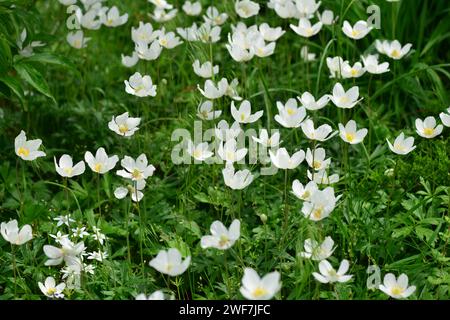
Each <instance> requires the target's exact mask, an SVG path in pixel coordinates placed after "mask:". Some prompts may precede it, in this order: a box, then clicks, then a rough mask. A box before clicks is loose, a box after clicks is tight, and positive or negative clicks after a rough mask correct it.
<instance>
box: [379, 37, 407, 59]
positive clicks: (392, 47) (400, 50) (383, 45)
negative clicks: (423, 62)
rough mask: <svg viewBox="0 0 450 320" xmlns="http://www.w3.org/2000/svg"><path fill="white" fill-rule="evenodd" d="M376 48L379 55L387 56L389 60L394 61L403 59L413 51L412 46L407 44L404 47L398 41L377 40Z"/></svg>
mask: <svg viewBox="0 0 450 320" xmlns="http://www.w3.org/2000/svg"><path fill="white" fill-rule="evenodd" d="M375 47H376V48H377V50H378V52H379V53H381V54H385V55H387V56H388V57H389V58H392V59H394V60H399V59H401V58H403V57H404V56H405V55H406V54H407V53H408V52H409V51H410V50H411V47H412V44H411V43H407V44H405V45H404V46H403V47H402V45H401V44H400V42H398V41H397V40H394V41H387V40H383V41H380V40H376V41H375Z"/></svg>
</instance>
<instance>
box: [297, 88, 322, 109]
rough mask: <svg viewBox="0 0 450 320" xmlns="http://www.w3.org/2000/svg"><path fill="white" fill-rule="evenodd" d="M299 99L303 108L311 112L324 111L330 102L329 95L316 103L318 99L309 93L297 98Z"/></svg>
mask: <svg viewBox="0 0 450 320" xmlns="http://www.w3.org/2000/svg"><path fill="white" fill-rule="evenodd" d="M297 99H298V100H299V101H300V103H301V104H302V106H303V107H305V108H306V109H307V110H310V111H313V110H319V109H322V108H323V107H325V106H326V105H327V104H328V102H330V96H329V95H327V94H326V95H324V96H323V97H321V98H320V99H319V100H317V101H316V98H314V96H313V95H312V94H311V93H309V92H308V91H306V92H304V93H303V94H302V96H301V97H297Z"/></svg>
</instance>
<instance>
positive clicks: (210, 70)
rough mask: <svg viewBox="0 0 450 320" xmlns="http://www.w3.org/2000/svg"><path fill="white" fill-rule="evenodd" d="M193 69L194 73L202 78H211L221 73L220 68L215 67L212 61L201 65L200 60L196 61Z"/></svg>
mask: <svg viewBox="0 0 450 320" xmlns="http://www.w3.org/2000/svg"><path fill="white" fill-rule="evenodd" d="M192 67H193V68H194V72H195V74H196V75H198V76H199V77H202V78H206V79H208V78H211V77H212V76H214V75H215V74H218V73H219V66H213V65H212V63H211V62H210V61H207V62H205V63H203V64H202V65H200V61H199V60H195V61H194V63H193V64H192Z"/></svg>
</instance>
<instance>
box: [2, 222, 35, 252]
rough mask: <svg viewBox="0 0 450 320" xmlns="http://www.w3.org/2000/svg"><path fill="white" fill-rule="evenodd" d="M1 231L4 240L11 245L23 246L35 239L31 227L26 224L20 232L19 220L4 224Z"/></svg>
mask: <svg viewBox="0 0 450 320" xmlns="http://www.w3.org/2000/svg"><path fill="white" fill-rule="evenodd" d="M0 231H1V234H2V236H3V238H4V239H5V240H6V241H8V242H9V243H11V244H15V245H18V246H20V245H22V244H24V243H25V242H28V241H30V240H31V239H32V238H33V234H32V230H31V226H30V225H29V224H26V225H24V226H23V227H22V229H20V230H19V226H18V224H17V220H11V221H9V222H7V223H5V222H2V223H1V225H0Z"/></svg>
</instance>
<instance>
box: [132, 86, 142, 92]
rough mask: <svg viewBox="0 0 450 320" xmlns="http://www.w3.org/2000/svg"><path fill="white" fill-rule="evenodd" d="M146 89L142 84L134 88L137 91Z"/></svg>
mask: <svg viewBox="0 0 450 320" xmlns="http://www.w3.org/2000/svg"><path fill="white" fill-rule="evenodd" d="M143 89H144V86H143V85H140V86H137V87H136V88H134V91H135V92H136V93H138V92H139V91H141V90H143Z"/></svg>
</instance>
